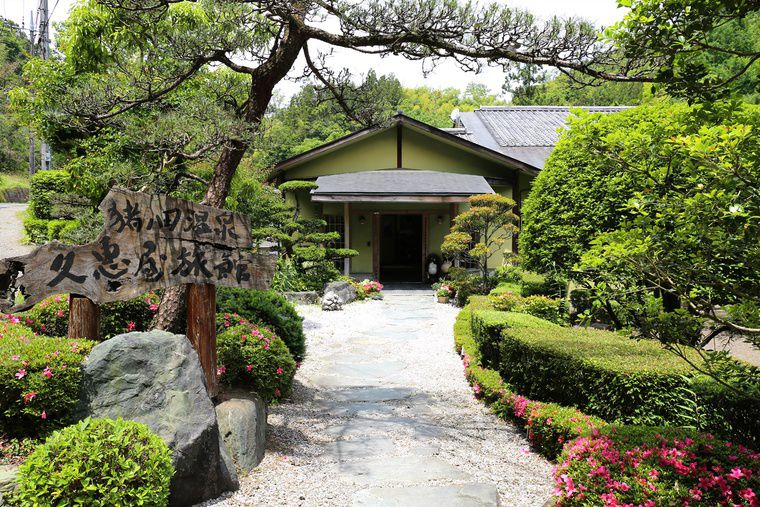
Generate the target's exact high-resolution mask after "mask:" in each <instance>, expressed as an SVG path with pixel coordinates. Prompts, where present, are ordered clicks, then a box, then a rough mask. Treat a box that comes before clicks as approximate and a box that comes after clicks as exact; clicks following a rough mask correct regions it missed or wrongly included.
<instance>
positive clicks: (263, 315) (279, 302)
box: [216, 287, 306, 361]
mask: <svg viewBox="0 0 760 507" xmlns="http://www.w3.org/2000/svg"><path fill="white" fill-rule="evenodd" d="M216 308H217V312H219V313H229V314H233V313H237V314H238V315H240V316H241V317H244V318H245V319H247V320H249V321H251V322H257V323H259V324H263V325H265V326H268V327H270V328H271V329H272V331H274V333H275V334H276V335H277V336H279V337H280V338H281V339H282V341H284V342H285V345H287V346H288V350H290V354H291V355H292V356H293V359H295V360H296V361H302V360H303V358H304V355H305V353H306V337H305V335H304V333H303V319H302V318H301V316H300V315H298V313H297V312H296V309H295V307H294V306H293V305H292V304H291V303H290V302H289V301H288V300H287V299H285V297H284V296H282V295H281V294H277V293H276V292H272V291H260V290H248V289H238V288H231V287H219V289H218V292H217V299H216Z"/></svg>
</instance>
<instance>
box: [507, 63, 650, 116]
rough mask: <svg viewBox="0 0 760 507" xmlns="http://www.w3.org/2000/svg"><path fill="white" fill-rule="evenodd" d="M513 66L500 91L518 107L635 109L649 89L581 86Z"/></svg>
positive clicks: (606, 83)
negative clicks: (615, 107)
mask: <svg viewBox="0 0 760 507" xmlns="http://www.w3.org/2000/svg"><path fill="white" fill-rule="evenodd" d="M513 67H514V68H513V70H512V72H510V73H509V74H508V75H507V78H506V81H505V83H504V86H503V87H502V88H503V89H504V91H505V92H510V93H511V94H512V104H515V105H518V106H532V105H541V106H545V105H549V106H636V105H638V104H641V103H642V101H643V100H644V97H645V95H646V93H647V92H646V90H647V88H648V85H645V84H644V83H642V82H636V83H620V82H613V81H603V82H601V83H598V84H594V85H586V86H584V85H581V84H579V83H577V82H575V81H573V80H572V79H571V78H570V77H569V76H567V75H565V74H559V75H556V74H554V73H551V72H550V71H548V70H544V69H541V68H539V67H537V66H535V65H516V66H513Z"/></svg>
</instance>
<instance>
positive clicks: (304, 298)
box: [282, 290, 319, 305]
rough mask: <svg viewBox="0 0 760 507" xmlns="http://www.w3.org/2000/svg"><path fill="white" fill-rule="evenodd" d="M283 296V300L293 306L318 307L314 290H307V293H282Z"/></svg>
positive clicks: (317, 298)
mask: <svg viewBox="0 0 760 507" xmlns="http://www.w3.org/2000/svg"><path fill="white" fill-rule="evenodd" d="M282 295H283V296H285V299H287V300H288V301H290V302H291V303H293V304H296V305H299V304H303V305H318V304H319V294H317V291H315V290H307V291H300V292H283V293H282Z"/></svg>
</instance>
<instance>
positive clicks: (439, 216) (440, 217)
mask: <svg viewBox="0 0 760 507" xmlns="http://www.w3.org/2000/svg"><path fill="white" fill-rule="evenodd" d="M442 223H443V215H438V224H439V225H440V224H442Z"/></svg>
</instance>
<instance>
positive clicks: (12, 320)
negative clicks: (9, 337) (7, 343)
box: [11, 315, 21, 324]
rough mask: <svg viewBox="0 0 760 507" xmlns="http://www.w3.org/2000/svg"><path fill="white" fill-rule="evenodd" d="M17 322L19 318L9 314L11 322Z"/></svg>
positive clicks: (19, 320)
mask: <svg viewBox="0 0 760 507" xmlns="http://www.w3.org/2000/svg"><path fill="white" fill-rule="evenodd" d="M19 322H21V319H19V318H18V317H16V316H15V315H11V324H18V323H19Z"/></svg>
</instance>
